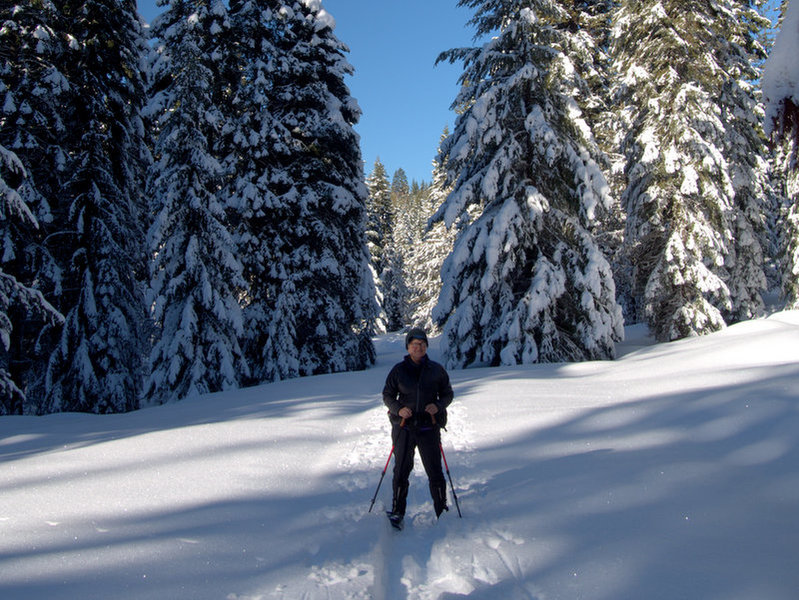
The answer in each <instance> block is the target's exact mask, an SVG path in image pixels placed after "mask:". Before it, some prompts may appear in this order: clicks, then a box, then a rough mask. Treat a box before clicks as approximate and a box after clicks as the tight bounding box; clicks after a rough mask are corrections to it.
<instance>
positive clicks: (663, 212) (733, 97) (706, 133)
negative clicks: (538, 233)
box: [613, 0, 765, 340]
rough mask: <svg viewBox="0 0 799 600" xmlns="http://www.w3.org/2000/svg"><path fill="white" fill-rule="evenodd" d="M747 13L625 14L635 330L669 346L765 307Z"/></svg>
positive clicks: (657, 5)
mask: <svg viewBox="0 0 799 600" xmlns="http://www.w3.org/2000/svg"><path fill="white" fill-rule="evenodd" d="M748 4H749V3H744V2H735V1H726V2H721V3H716V2H709V1H701V0H700V1H696V2H690V3H686V2H676V1H655V0H652V1H649V2H633V1H625V2H622V3H621V7H620V9H619V12H618V15H617V22H616V31H615V34H614V35H615V38H614V47H613V56H614V59H615V70H616V72H617V73H618V74H619V82H618V83H619V88H618V96H617V97H618V99H619V101H620V103H621V105H622V109H623V111H624V112H625V113H626V115H627V120H628V122H629V129H628V131H627V134H626V138H625V141H624V144H623V151H624V153H625V156H626V168H625V174H626V178H627V186H626V190H625V193H624V196H623V202H624V207H625V212H626V218H627V220H626V231H625V246H624V252H625V258H626V260H627V261H629V264H630V265H631V267H632V295H633V300H634V303H635V304H634V306H633V311H634V313H635V314H634V319H635V320H645V321H647V322H648V323H649V326H650V329H651V330H652V331H653V333H654V334H655V336H656V337H657V338H658V339H660V340H672V339H677V338H680V337H684V336H688V335H696V334H702V333H706V332H710V331H715V330H718V329H720V328H723V327H724V326H725V324H726V320H725V319H736V318H746V317H748V316H751V315H753V314H756V313H757V312H759V310H760V309H761V307H762V299H761V297H760V294H761V293H762V291H764V288H765V276H764V274H763V270H762V250H761V241H762V239H764V234H763V233H762V232H763V226H762V222H760V221H753V220H754V219H756V218H757V214H758V211H759V212H761V213H762V208H760V207H758V204H757V203H758V202H761V201H762V198H763V195H764V190H763V186H764V185H765V177H764V173H763V167H764V162H763V160H762V156H763V149H762V146H761V144H760V143H759V140H758V138H757V135H756V133H754V132H753V131H752V126H753V121H752V116H751V115H752V114H753V113H755V114H756V101H755V99H754V94H753V90H752V88H751V86H750V85H749V84H748V83H747V79H748V78H752V77H753V75H754V73H755V72H754V70H753V68H752V66H751V65H752V61H753V60H754V59H755V58H756V52H757V49H756V47H755V44H754V42H753V39H752V37H751V33H752V30H751V27H752V24H753V17H754V13H752V12H751V11H750V10H749V9H748V8H747V7H748ZM747 111H749V113H750V114H749V115H747V114H746V112H747Z"/></svg>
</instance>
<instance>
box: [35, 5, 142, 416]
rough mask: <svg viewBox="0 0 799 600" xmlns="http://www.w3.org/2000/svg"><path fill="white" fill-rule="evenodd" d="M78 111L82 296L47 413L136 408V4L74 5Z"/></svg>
mask: <svg viewBox="0 0 799 600" xmlns="http://www.w3.org/2000/svg"><path fill="white" fill-rule="evenodd" d="M64 17H65V19H66V22H68V23H69V25H70V27H69V31H68V34H69V36H70V39H71V52H70V53H69V54H68V57H67V61H66V64H67V66H66V70H67V73H66V74H67V77H68V78H69V80H70V81H71V82H72V85H71V88H72V90H71V91H72V95H73V96H72V98H73V103H74V104H73V110H72V112H71V115H70V116H71V118H70V122H69V124H68V129H70V130H71V131H76V132H79V134H80V137H79V138H78V139H77V140H76V141H75V145H74V146H73V149H72V152H73V161H72V173H71V177H70V178H69V180H68V181H67V182H66V186H65V192H66V195H67V197H68V199H69V207H68V211H67V219H68V221H67V223H68V226H67V229H68V230H69V232H70V234H69V236H68V247H69V252H70V254H69V263H68V264H67V270H66V276H67V281H70V282H71V286H74V289H75V290H76V291H77V293H76V294H75V297H74V300H73V303H72V305H71V306H70V307H69V310H68V312H67V314H66V322H65V324H64V328H63V331H62V333H61V339H60V341H59V343H58V346H57V347H56V349H55V350H54V352H53V355H52V357H51V359H50V364H49V366H48V372H47V396H46V405H45V407H44V411H45V412H55V411H63V410H78V411H86V412H97V413H107V412H122V411H128V410H133V409H135V408H138V406H139V400H140V389H141V377H142V370H143V369H142V358H143V348H142V341H143V340H142V333H141V329H140V328H141V326H142V323H143V322H144V320H145V314H146V313H145V309H144V302H143V295H142V287H141V282H140V281H139V280H137V278H136V277H137V275H138V276H142V274H143V264H144V256H145V253H144V247H143V245H142V244H141V240H143V237H144V232H143V229H142V216H143V214H144V213H143V211H142V200H141V185H142V183H143V173H144V166H145V163H144V160H145V158H146V151H145V148H144V142H143V138H142V126H141V122H140V116H139V112H140V110H141V107H142V105H143V103H144V83H143V78H142V74H141V71H140V68H141V61H142V55H143V51H144V37H143V33H142V29H141V27H140V22H139V19H138V16H137V13H136V6H135V2H133V1H132V0H129V1H125V2H119V1H117V0H85V1H81V2H67V3H65V6H64Z"/></svg>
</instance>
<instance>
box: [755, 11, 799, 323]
mask: <svg viewBox="0 0 799 600" xmlns="http://www.w3.org/2000/svg"><path fill="white" fill-rule="evenodd" d="M779 25H780V31H779V34H778V35H777V39H776V41H775V43H774V47H773V48H772V50H771V53H770V54H769V57H768V60H767V61H766V65H765V67H764V72H763V93H764V96H765V98H764V100H765V103H766V114H765V117H764V120H765V128H766V131H767V133H768V134H769V135H770V136H771V138H772V141H773V143H774V144H775V145H776V152H775V154H776V157H775V161H774V162H775V171H776V173H777V174H778V175H779V176H780V183H781V186H780V187H781V189H780V190H779V192H780V193H779V196H780V197H781V198H783V201H782V207H781V211H780V212H781V217H782V218H781V227H780V231H779V246H780V263H781V264H780V271H781V276H782V295H783V298H784V299H785V306H786V308H789V309H799V168H797V166H799V162H798V161H797V152H798V151H799V100H798V99H797V98H796V95H795V93H794V90H795V86H796V82H797V81H799V67H797V61H796V56H795V55H794V52H795V48H796V39H797V37H799V6H797V5H796V3H792V4H790V5H788V4H787V3H786V2H782V3H781V5H780V23H779Z"/></svg>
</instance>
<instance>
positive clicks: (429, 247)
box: [405, 128, 456, 333]
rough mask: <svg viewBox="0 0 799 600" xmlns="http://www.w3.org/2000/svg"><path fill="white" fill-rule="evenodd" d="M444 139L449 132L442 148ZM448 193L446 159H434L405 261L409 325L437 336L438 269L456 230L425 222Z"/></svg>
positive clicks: (443, 136) (445, 131) (450, 249)
mask: <svg viewBox="0 0 799 600" xmlns="http://www.w3.org/2000/svg"><path fill="white" fill-rule="evenodd" d="M447 137H449V128H445V129H444V133H443V134H442V137H441V140H440V142H441V144H443V142H444V140H446V139H447ZM439 151H440V146H439ZM439 154H440V152H439ZM450 191H451V187H450V186H448V185H447V159H446V157H441V158H437V159H436V160H434V161H433V181H432V184H431V185H430V187H429V188H426V189H425V194H424V197H423V203H422V215H423V217H424V229H423V230H422V232H421V235H420V237H419V239H418V240H416V241H415V242H414V243H413V245H412V246H411V247H410V251H409V253H408V258H407V259H406V261H405V262H406V273H407V275H406V280H407V281H408V288H409V291H408V310H409V317H408V323H410V324H411V325H413V326H418V327H423V328H424V329H426V330H427V331H428V332H433V333H437V332H438V326H437V325H436V323H435V322H434V321H433V318H432V312H433V308H434V307H435V305H436V302H437V301H438V296H439V293H440V292H441V267H442V266H443V264H444V260H445V259H446V257H447V256H449V254H450V252H451V251H452V244H453V241H454V239H455V231H456V227H455V226H453V227H451V228H450V229H447V227H445V226H444V223H443V222H442V221H438V222H436V223H434V224H430V225H429V226H428V224H427V222H428V221H429V219H430V217H432V216H433V215H434V214H435V212H436V211H437V210H438V208H439V207H440V206H441V205H442V204H443V203H444V201H445V200H446V198H447V196H448V195H449V193H450Z"/></svg>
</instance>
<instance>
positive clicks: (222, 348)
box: [147, 0, 248, 402]
mask: <svg viewBox="0 0 799 600" xmlns="http://www.w3.org/2000/svg"><path fill="white" fill-rule="evenodd" d="M164 4H167V3H166V2H165V3H164ZM227 26H228V20H227V13H226V9H225V6H224V4H223V3H222V2H221V0H210V1H209V0H197V1H195V0H191V1H190V0H169V1H168V9H167V11H166V12H164V13H163V14H161V15H160V16H159V17H158V18H157V19H156V20H155V22H154V23H153V33H154V36H155V37H157V38H158V40H159V43H158V46H157V48H156V51H157V52H156V57H155V59H154V64H153V67H152V68H153V77H152V79H153V81H154V85H155V88H154V89H155V93H154V94H153V96H152V99H151V101H150V105H149V109H148V110H149V111H150V112H151V113H152V115H153V116H155V117H156V118H157V124H158V129H159V131H158V137H157V140H156V144H155V154H156V156H155V158H156V164H155V165H154V168H153V170H152V173H151V177H150V179H149V182H148V188H147V191H148V196H149V197H150V199H151V202H152V211H153V215H154V223H153V225H152V226H151V228H150V231H149V235H148V241H149V247H150V252H151V253H152V256H153V260H152V264H151V283H150V289H149V301H150V304H151V306H152V311H153V318H154V320H155V322H156V324H157V326H158V328H159V337H158V339H157V341H156V343H155V346H154V348H153V351H152V353H151V359H150V361H151V372H150V377H149V381H148V384H147V396H148V397H149V398H150V399H151V400H153V401H156V402H166V401H169V400H178V399H181V398H184V397H187V396H194V395H197V394H203V393H207V392H215V391H220V390H225V389H231V388H235V387H237V386H238V385H240V383H241V380H242V378H244V377H246V376H247V374H248V369H247V364H246V362H245V360H244V357H243V355H242V351H241V348H240V346H239V338H240V336H241V335H242V332H243V326H242V318H241V309H240V306H239V298H240V297H241V295H242V294H243V293H244V290H245V288H246V284H245V281H244V279H243V277H242V266H241V264H240V263H239V262H238V260H237V258H236V248H235V244H234V240H233V238H232V236H231V233H230V231H229V229H228V222H227V215H226V206H225V199H224V198H220V189H221V188H222V186H223V184H224V183H225V181H226V177H225V176H226V173H225V171H224V169H223V165H222V163H221V162H220V160H218V158H217V157H216V156H215V155H214V153H213V149H214V143H215V140H216V139H217V138H218V136H219V135H220V128H221V126H222V125H223V118H222V115H221V113H220V110H219V105H220V102H219V99H220V95H221V90H222V85H220V84H219V82H220V78H219V74H220V72H221V71H222V69H221V65H220V63H221V60H222V57H223V56H224V54H223V52H222V51H221V49H220V48H219V46H218V43H219V40H220V38H221V37H222V33H223V32H224V31H225V28H226V27H227Z"/></svg>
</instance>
